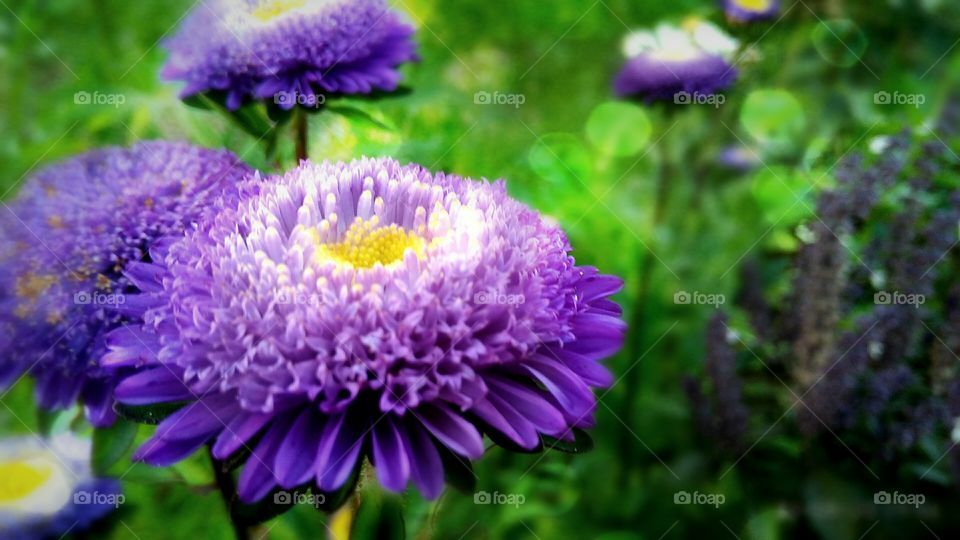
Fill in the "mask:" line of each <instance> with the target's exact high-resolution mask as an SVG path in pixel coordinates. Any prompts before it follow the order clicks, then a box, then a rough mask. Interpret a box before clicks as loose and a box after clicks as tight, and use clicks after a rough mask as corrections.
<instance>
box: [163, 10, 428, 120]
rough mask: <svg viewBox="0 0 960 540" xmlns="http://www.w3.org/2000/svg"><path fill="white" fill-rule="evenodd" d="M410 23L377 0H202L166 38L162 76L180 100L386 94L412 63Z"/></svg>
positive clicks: (319, 99)
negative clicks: (208, 95) (211, 95)
mask: <svg viewBox="0 0 960 540" xmlns="http://www.w3.org/2000/svg"><path fill="white" fill-rule="evenodd" d="M412 35H413V28H412V27H411V26H410V25H409V24H407V23H406V22H404V20H403V19H402V17H401V16H400V14H399V13H397V12H394V11H392V10H390V9H389V8H388V6H387V4H386V2H385V1H384V0H349V1H348V0H212V1H210V0H208V1H206V2H204V3H202V4H201V5H200V6H197V7H196V8H195V9H194V10H193V12H191V13H190V15H189V16H188V17H187V19H186V20H185V21H184V23H183V25H182V27H181V28H180V30H179V31H178V32H177V34H176V35H175V36H174V37H173V38H172V39H171V40H169V42H168V43H167V48H168V49H169V50H170V59H169V61H168V62H167V64H166V66H165V67H164V69H163V76H164V77H165V78H166V79H168V80H179V81H184V82H185V83H186V87H185V88H184V89H183V91H182V92H181V96H182V97H188V96H191V95H194V94H197V93H203V92H208V91H220V92H225V93H226V105H227V107H228V108H229V109H231V110H235V109H237V108H238V107H240V105H242V104H243V103H244V102H245V101H248V100H251V99H271V100H274V102H275V103H277V104H278V105H280V106H281V107H283V108H285V109H291V108H293V106H294V105H296V104H298V103H300V104H303V105H306V106H311V107H313V106H316V105H317V104H318V103H323V99H324V94H369V93H371V92H374V91H377V90H380V91H393V90H395V89H396V88H397V84H398V83H399V81H400V73H399V72H398V71H397V68H398V67H399V66H400V65H401V64H403V63H405V62H410V61H412V60H416V57H417V56H416V46H415V44H414V43H413V40H412Z"/></svg>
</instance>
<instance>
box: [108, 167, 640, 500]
mask: <svg viewBox="0 0 960 540" xmlns="http://www.w3.org/2000/svg"><path fill="white" fill-rule="evenodd" d="M257 185H258V186H259V187H258V193H257V194H255V195H251V196H249V197H246V198H245V199H244V200H242V201H241V203H240V204H239V205H237V206H236V207H231V208H223V209H222V211H220V212H218V217H217V218H216V220H214V221H213V222H211V223H209V224H207V225H206V226H204V227H202V228H201V229H199V230H197V231H195V232H192V233H190V234H188V235H187V236H186V237H185V238H182V239H180V240H179V241H177V242H175V243H172V244H171V245H170V247H169V249H168V250H167V252H166V256H165V257H159V258H156V259H155V260H154V261H153V263H141V264H135V265H131V266H130V267H128V269H127V275H128V277H129V279H131V280H132V281H133V282H135V283H137V284H138V286H139V287H140V289H141V290H142V292H143V294H142V295H141V296H138V297H137V299H136V300H135V301H134V302H132V304H133V305H135V306H136V307H137V309H138V312H139V313H140V315H141V317H142V321H143V322H142V324H132V325H129V326H127V327H124V328H121V329H118V330H116V331H114V332H113V333H112V334H111V336H110V338H109V340H108V341H109V343H110V352H109V354H108V355H107V356H106V357H104V359H103V364H104V365H108V366H127V367H133V366H140V369H141V371H140V372H139V373H137V374H135V375H132V376H130V377H129V378H127V379H126V380H124V381H123V382H122V383H121V384H120V385H119V386H118V388H117V393H116V395H117V399H118V400H119V401H121V402H123V403H125V404H128V405H131V406H137V405H148V404H154V403H167V402H182V401H187V402H188V404H187V405H185V406H184V407H182V408H181V409H180V410H178V411H177V412H176V413H174V414H173V415H171V416H169V417H168V418H167V419H166V420H164V421H163V422H162V423H161V424H160V425H159V426H158V429H157V431H156V433H155V435H154V437H153V438H152V439H150V440H149V441H147V442H146V443H145V444H144V445H143V446H142V447H141V448H140V449H139V450H138V451H137V454H136V457H137V458H138V459H142V460H145V461H146V462H148V463H151V464H154V465H161V466H162V465H168V464H171V463H174V462H176V461H178V460H180V459H183V458H184V457H186V456H187V455H189V454H191V453H192V452H193V451H194V450H196V449H198V448H199V447H201V446H202V445H204V444H207V443H212V453H213V455H214V457H215V458H216V459H219V460H225V461H226V460H229V461H230V462H233V461H234V460H235V459H236V458H234V457H233V456H234V455H243V451H248V452H250V453H251V455H250V458H249V459H247V460H246V464H245V465H244V468H243V471H242V472H241V474H240V477H239V486H238V491H239V495H240V498H241V500H243V501H256V500H259V499H261V498H263V497H264V496H266V495H267V494H268V493H269V492H270V491H271V490H273V489H276V488H277V487H278V486H279V487H282V488H284V489H290V488H293V487H297V486H303V485H307V484H312V485H313V486H315V487H317V488H319V489H320V490H323V491H332V490H335V489H338V488H340V487H341V486H343V485H344V484H345V483H346V482H347V480H348V478H349V477H351V475H352V471H355V467H357V466H359V464H360V463H361V461H362V460H363V457H364V456H367V457H368V458H369V459H370V460H371V461H372V463H373V464H374V466H375V470H376V472H377V475H378V478H379V480H380V483H381V484H382V485H383V486H384V487H386V488H388V489H390V490H393V491H400V490H403V489H404V488H405V487H406V486H407V484H408V483H410V482H412V483H413V484H414V485H415V486H416V487H417V488H418V489H419V490H420V491H421V492H422V493H423V494H424V495H425V496H427V497H429V498H434V497H437V496H438V495H439V493H440V492H441V490H442V488H443V479H444V463H445V462H446V458H450V457H453V455H458V456H460V457H461V458H467V459H477V458H479V457H480V456H481V454H482V453H483V451H484V446H483V441H482V438H481V437H482V434H487V435H488V436H489V437H490V438H491V439H492V440H494V441H495V442H498V443H500V444H502V445H504V446H506V447H508V448H511V449H518V450H526V451H533V450H538V449H540V448H541V446H542V444H543V443H542V438H543V437H552V438H555V439H564V440H573V438H574V432H573V430H574V429H577V428H588V427H590V426H591V425H592V424H593V422H594V420H593V413H594V409H595V407H596V401H595V398H594V395H593V393H592V392H591V388H596V387H603V386H607V385H609V384H610V382H611V376H610V374H609V373H608V372H607V370H606V369H605V368H603V367H602V366H601V364H600V363H599V361H600V360H602V359H604V358H606V357H608V356H610V355H612V354H613V353H615V352H616V351H617V350H618V349H619V348H620V346H621V343H622V340H623V336H624V332H625V324H624V323H623V322H622V320H621V319H620V309H619V307H618V306H617V305H616V304H615V303H613V302H612V301H611V300H609V299H608V297H609V296H610V295H612V294H613V293H615V292H616V291H618V290H619V289H620V287H621V285H622V282H621V280H620V279H618V278H616V277H612V276H607V275H602V274H600V273H599V272H598V271H597V270H596V269H595V268H590V267H581V266H576V264H575V262H574V259H573V258H572V257H571V256H570V254H569V252H570V249H571V248H570V246H569V244H568V243H567V240H566V237H565V235H564V234H563V232H562V231H561V230H560V229H559V228H558V227H557V226H556V225H553V224H551V223H550V222H548V221H547V220H545V219H544V218H542V217H541V216H540V215H539V214H537V213H536V212H534V211H532V210H530V209H529V208H527V207H525V206H523V205H522V204H520V203H518V202H516V201H514V200H512V199H510V197H509V196H508V195H507V193H506V190H505V188H504V185H503V183H502V182H496V183H492V184H491V183H488V182H474V181H470V180H468V179H463V178H460V177H457V176H452V175H451V176H448V175H444V174H442V173H437V174H431V173H430V172H429V171H427V170H425V169H423V168H422V167H420V166H418V165H407V166H401V165H400V164H398V163H397V162H396V161H393V160H389V159H363V160H359V161H354V162H351V163H347V164H331V163H323V164H313V163H309V162H305V163H303V164H302V165H301V166H300V168H298V169H295V170H293V171H291V172H289V173H287V174H286V175H284V176H281V177H276V178H271V179H270V180H269V181H265V182H262V183H259V184H257ZM148 344H153V346H148Z"/></svg>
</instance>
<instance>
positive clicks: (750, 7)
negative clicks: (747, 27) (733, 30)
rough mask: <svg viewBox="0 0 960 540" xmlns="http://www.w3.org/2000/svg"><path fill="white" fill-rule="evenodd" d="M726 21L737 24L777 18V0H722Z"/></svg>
mask: <svg viewBox="0 0 960 540" xmlns="http://www.w3.org/2000/svg"><path fill="white" fill-rule="evenodd" d="M722 4H723V10H724V12H726V14H727V19H729V20H730V21H733V22H737V23H749V22H754V21H765V20H769V19H772V18H774V17H776V16H777V13H778V12H779V11H780V1H779V0H722Z"/></svg>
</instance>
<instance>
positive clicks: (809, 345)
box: [685, 99, 960, 478]
mask: <svg viewBox="0 0 960 540" xmlns="http://www.w3.org/2000/svg"><path fill="white" fill-rule="evenodd" d="M958 113H960V100H958V99H954V100H952V101H950V102H949V105H948V106H947V108H946V110H945V111H944V113H943V115H942V117H941V119H940V123H939V125H938V126H936V128H935V130H936V132H937V133H940V134H942V135H941V136H939V137H933V136H929V135H928V136H926V137H924V136H921V135H918V134H916V133H912V132H910V131H904V132H901V133H898V134H895V135H892V136H888V137H884V138H882V139H879V140H877V141H875V144H874V146H875V149H876V150H878V151H877V152H875V154H876V155H863V154H854V155H851V156H849V157H847V158H845V159H844V160H843V161H842V162H841V164H840V165H839V166H838V167H837V169H836V171H835V176H836V186H835V187H833V188H831V189H829V190H825V191H823V192H821V193H819V194H818V197H817V201H816V208H815V213H816V216H817V219H811V220H810V222H809V223H807V224H805V225H803V226H802V227H801V228H802V230H803V234H801V235H799V236H800V237H801V239H802V240H801V245H800V248H799V250H798V252H797V253H796V254H795V255H794V256H793V259H792V262H791V265H792V270H791V272H790V275H791V276H792V278H791V283H790V287H789V293H788V294H787V296H786V298H785V301H783V302H780V303H779V305H781V306H782V307H778V308H775V307H773V306H772V305H771V303H770V302H768V301H767V289H766V287H765V285H770V283H766V284H765V283H764V281H763V280H762V279H761V275H762V271H761V268H763V267H764V265H772V264H776V263H777V262H778V261H776V260H774V259H773V258H766V259H762V260H758V261H753V262H751V263H750V264H748V265H746V266H745V267H744V269H743V279H742V282H743V290H742V291H741V293H740V294H739V296H738V309H740V310H742V312H743V313H744V315H745V319H746V320H747V321H749V324H750V327H751V328H749V331H750V332H751V334H752V335H753V336H755V339H756V342H755V344H752V345H751V346H750V348H751V350H753V351H760V353H759V354H760V356H761V357H762V361H763V364H764V369H763V371H762V372H758V373H757V375H758V377H760V376H762V377H763V379H764V380H766V381H767V382H766V383H764V384H765V385H767V386H769V387H772V390H771V392H772V393H780V394H783V393H786V397H785V398H784V399H785V400H788V401H789V402H793V401H796V400H798V402H797V405H796V407H795V414H794V418H795V426H796V428H797V433H798V435H799V436H801V437H803V438H806V439H807V440H811V441H813V440H822V441H825V442H828V443H832V442H833V441H834V440H835V439H834V435H835V436H836V437H839V438H840V440H842V441H843V442H844V445H847V446H848V447H849V448H850V449H852V451H853V452H854V453H856V454H858V455H864V456H871V459H872V458H877V459H881V460H884V461H886V462H899V463H903V462H906V461H907V460H910V459H914V458H916V457H917V456H918V455H920V446H921V443H923V442H924V441H929V440H934V441H937V442H936V443H935V444H939V445H940V446H942V452H949V453H950V455H951V459H952V460H953V461H954V463H953V467H954V469H955V472H958V473H960V456H958V455H957V453H956V452H952V451H950V450H949V449H950V448H951V447H952V443H951V438H950V433H951V431H952V430H953V428H954V423H955V419H956V418H957V417H958V415H960V372H958V371H957V369H956V367H955V365H956V359H957V355H958V353H960V288H958V287H957V286H955V285H953V284H951V280H950V279H949V278H950V276H951V275H955V273H956V271H957V269H958V264H960V258H958V255H957V253H955V252H954V250H953V247H954V246H955V243H956V242H957V234H958V228H957V227H958V223H960V189H958V188H957V183H956V181H957V180H958V179H960V167H958V164H957V162H956V158H955V156H954V154H953V153H952V151H951V150H950V148H949V147H948V146H947V144H946V143H945V142H943V138H944V137H946V138H947V140H949V137H951V134H955V133H957V131H958V126H960V114H958ZM718 321H719V322H718ZM723 321H724V319H723V318H718V319H716V320H715V321H714V322H713V323H712V324H711V326H710V329H709V330H708V334H707V339H708V358H707V366H706V367H707V370H706V371H707V375H708V380H709V384H708V385H706V386H705V385H704V384H703V383H701V382H699V381H697V380H695V379H692V378H691V379H688V380H687V381H686V382H685V386H686V390H687V393H688V395H689V397H690V400H691V404H692V407H693V414H694V418H695V420H696V423H697V426H698V429H699V430H700V431H701V432H702V433H703V434H704V435H705V436H707V437H710V438H712V439H714V440H717V441H719V442H720V443H721V445H722V446H723V447H725V448H727V449H730V450H732V451H733V453H736V452H737V450H738V449H741V448H742V447H743V444H744V435H745V434H748V433H751V431H750V430H751V425H750V418H749V416H750V415H753V416H754V417H757V416H761V415H763V414H764V410H763V409H762V407H763V403H757V404H753V403H749V402H748V403H747V404H745V401H744V400H743V399H742V390H741V389H742V387H743V385H744V377H746V376H747V373H746V372H745V371H736V370H734V369H733V368H732V367H729V366H733V365H734V363H735V361H736V356H735V353H734V352H733V351H732V349H731V345H730V344H729V342H728V340H727V339H726V335H725V332H720V331H719V329H718V328H717V325H718V324H725V323H724V322H723ZM718 351H720V352H719V353H718ZM718 366H728V367H725V368H720V367H718ZM771 371H773V372H774V373H773V374H771V373H770V372H771ZM778 379H779V380H778ZM784 384H786V385H787V386H789V388H785V387H784ZM705 389H707V392H705ZM748 405H749V406H750V411H751V412H750V413H749V414H747V413H745V411H746V410H747V409H746V407H747V406H748ZM774 412H775V413H776V414H774V416H773V417H774V418H776V416H778V415H779V414H780V413H781V412H782V411H774ZM755 435H757V436H759V433H757V434H755ZM747 442H748V443H749V442H750V441H747ZM958 478H960V476H958Z"/></svg>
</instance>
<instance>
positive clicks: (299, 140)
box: [293, 107, 309, 165]
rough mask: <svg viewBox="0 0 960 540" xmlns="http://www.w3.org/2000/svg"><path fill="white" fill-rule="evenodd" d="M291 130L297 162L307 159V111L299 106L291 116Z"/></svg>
mask: <svg viewBox="0 0 960 540" xmlns="http://www.w3.org/2000/svg"><path fill="white" fill-rule="evenodd" d="M293 130H294V137H295V140H296V147H297V164H298V165H299V164H300V162H301V161H303V160H305V159H307V142H308V138H309V124H308V122H307V113H305V112H303V110H302V109H300V108H299V107H298V108H297V109H296V112H295V113H294V117H293Z"/></svg>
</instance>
